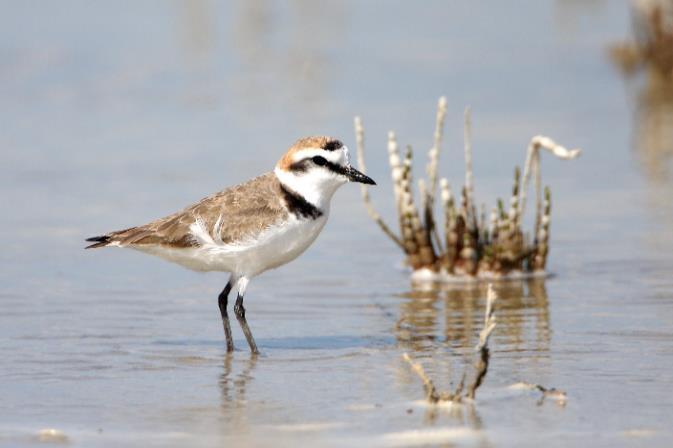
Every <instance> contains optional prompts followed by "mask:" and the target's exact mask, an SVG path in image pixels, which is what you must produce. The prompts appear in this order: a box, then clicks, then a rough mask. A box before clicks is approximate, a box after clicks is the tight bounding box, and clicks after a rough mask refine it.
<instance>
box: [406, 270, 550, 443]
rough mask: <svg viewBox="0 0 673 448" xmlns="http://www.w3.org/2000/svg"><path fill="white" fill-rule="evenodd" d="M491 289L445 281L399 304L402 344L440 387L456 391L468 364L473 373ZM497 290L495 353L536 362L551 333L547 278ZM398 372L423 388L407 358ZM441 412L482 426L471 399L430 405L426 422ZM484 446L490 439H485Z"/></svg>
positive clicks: (544, 352) (411, 294)
mask: <svg viewBox="0 0 673 448" xmlns="http://www.w3.org/2000/svg"><path fill="white" fill-rule="evenodd" d="M487 287H488V286H487V284H479V285H471V286H470V287H469V288H467V289H457V288H456V286H455V285H454V286H452V285H443V287H442V289H437V290H430V291H412V292H409V293H406V294H404V295H403V296H404V297H405V298H407V299H408V300H406V301H404V302H402V304H401V305H400V319H399V321H398V322H397V325H396V327H395V336H396V338H397V341H398V344H399V345H400V347H401V348H402V349H403V350H405V351H408V352H410V354H411V355H412V357H414V358H415V359H417V360H422V362H423V367H424V368H425V369H426V371H427V373H428V375H429V376H430V377H431V378H432V379H433V381H435V383H436V385H437V386H438V387H439V389H442V390H454V389H455V385H456V384H457V383H458V382H459V381H460V376H462V374H463V371H464V368H465V366H470V367H469V368H468V372H471V370H470V368H471V364H472V363H473V361H474V347H475V346H476V344H477V342H478V339H479V332H480V331H481V329H482V327H483V319H484V311H485V305H486V303H485V302H486V300H485V299H486V292H487ZM495 289H496V292H497V293H498V301H497V302H496V305H495V306H496V315H497V321H498V326H497V327H496V329H495V332H494V336H493V343H492V345H493V346H494V347H497V348H495V351H496V355H495V356H497V353H501V354H502V353H507V352H528V353H527V354H526V355H525V356H526V357H527V358H529V359H530V360H531V362H533V363H534V362H535V360H536V359H537V358H539V356H540V355H541V354H542V355H543V356H545V357H546V356H547V353H548V352H549V349H550V342H551V340H550V339H551V337H550V334H551V332H550V324H549V300H548V296H547V290H546V287H545V281H544V279H534V280H528V281H522V282H505V283H500V284H496V285H495ZM455 355H458V357H462V362H456V361H457V359H458V357H457V356H455ZM452 364H453V365H452ZM515 369H516V367H515ZM513 373H514V375H515V376H518V374H519V373H518V372H513ZM469 375H470V373H468V377H469ZM397 376H398V379H399V381H400V383H402V384H405V385H413V386H414V387H416V386H418V387H420V385H419V384H418V377H416V376H415V375H414V374H413V373H412V372H411V371H410V370H409V366H408V365H407V364H406V363H405V362H404V361H401V360H400V361H399V362H398V364H397ZM442 415H448V417H449V419H450V420H451V421H452V422H454V423H457V424H460V425H463V426H468V427H470V428H472V429H474V430H481V429H482V428H483V425H482V422H481V418H480V417H479V414H478V412H477V410H476V409H475V408H474V406H473V405H472V404H469V403H466V404H465V405H463V406H452V407H449V408H444V407H436V406H429V407H428V409H427V411H426V415H425V420H426V422H427V423H429V424H434V423H435V421H436V420H437V419H438V417H440V416H442ZM482 435H483V434H482ZM481 445H483V446H488V445H490V443H489V442H488V441H487V440H486V439H484V440H482V441H481Z"/></svg>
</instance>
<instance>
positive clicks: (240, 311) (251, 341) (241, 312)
mask: <svg viewBox="0 0 673 448" xmlns="http://www.w3.org/2000/svg"><path fill="white" fill-rule="evenodd" d="M234 313H235V314H236V319H238V323H239V324H240V325H241V329H242V330H243V334H245V339H247V340H248V345H249V346H250V351H251V352H252V353H253V354H255V355H256V354H258V353H259V350H257V344H255V338H253V337H252V332H251V331H250V327H248V321H246V320H245V308H243V295H242V294H241V292H240V291H239V293H238V297H237V298H236V304H235V305H234Z"/></svg>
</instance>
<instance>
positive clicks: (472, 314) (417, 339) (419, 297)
mask: <svg viewBox="0 0 673 448" xmlns="http://www.w3.org/2000/svg"><path fill="white" fill-rule="evenodd" d="M486 290H487V285H486V284H480V285H475V286H474V287H471V288H469V289H457V288H455V287H451V286H448V287H446V288H445V289H440V290H434V291H413V292H410V293H408V294H405V297H408V298H409V299H410V300H408V301H406V302H404V303H403V304H402V305H401V310H400V314H401V318H400V321H399V322H398V325H397V332H396V333H397V338H398V341H399V342H400V343H401V344H402V345H404V346H405V347H407V349H409V350H413V351H415V352H420V353H419V356H422V352H427V351H430V350H433V349H436V348H438V342H437V341H440V342H441V343H442V344H441V345H443V346H448V347H450V348H452V349H455V350H457V351H463V350H468V351H469V350H470V349H471V348H472V347H474V345H475V344H476V343H477V339H478V335H479V331H480V330H481V326H482V320H483V314H484V306H485V297H486ZM496 291H497V293H498V297H499V299H498V302H497V305H496V306H497V316H498V327H497V329H496V331H495V336H496V338H497V343H498V346H499V347H500V348H499V351H502V350H503V349H504V350H507V351H524V350H528V351H534V352H546V351H548V350H549V343H550V331H549V302H548V298H547V291H546V288H545V283H544V280H543V279H535V280H529V281H526V282H506V283H501V284H497V285H496ZM441 305H443V310H442V312H441V313H440V310H439V308H440V307H441ZM440 315H441V316H443V326H442V323H440V322H439V319H440Z"/></svg>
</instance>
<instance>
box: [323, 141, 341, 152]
mask: <svg viewBox="0 0 673 448" xmlns="http://www.w3.org/2000/svg"><path fill="white" fill-rule="evenodd" d="M343 145H344V144H343V143H341V141H340V140H330V141H328V142H327V143H325V144H324V145H323V147H322V149H324V150H325V151H336V150H337V149H341V148H342V147H343Z"/></svg>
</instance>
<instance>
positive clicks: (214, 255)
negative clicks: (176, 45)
mask: <svg viewBox="0 0 673 448" xmlns="http://www.w3.org/2000/svg"><path fill="white" fill-rule="evenodd" d="M348 181H353V182H361V183H365V184H371V185H375V182H374V181H373V180H372V179H371V178H369V177H367V176H366V175H364V174H363V173H361V172H359V171H358V170H356V169H355V168H353V167H352V166H351V164H350V158H349V154H348V148H347V147H346V146H345V145H344V144H343V143H341V142H340V141H339V140H337V139H334V138H330V137H323V136H319V137H307V138H302V139H300V140H298V141H297V142H295V143H294V145H292V146H291V147H290V149H289V150H288V151H287V152H286V153H285V155H283V157H282V158H281V159H280V160H279V161H278V163H277V164H276V167H275V169H274V170H273V171H272V172H269V173H266V174H262V175H261V176H259V177H256V178H254V179H251V180H249V181H247V182H244V183H242V184H239V185H236V186H234V187H231V188H227V189H225V190H222V191H220V192H218V193H215V194H213V195H210V196H208V197H206V198H204V199H202V200H200V201H199V202H197V203H195V204H193V205H190V206H189V207H187V208H185V209H183V210H182V211H179V212H177V213H174V214H172V215H170V216H166V217H165V218H161V219H157V220H155V221H152V222H150V223H148V224H145V225H141V226H137V227H131V228H128V229H125V230H119V231H116V232H110V233H106V234H104V235H101V236H96V237H93V238H88V239H87V240H86V241H89V242H92V243H94V244H91V245H90V246H87V247H86V248H87V249H93V248H98V247H129V248H132V249H137V250H140V251H142V252H146V253H148V254H151V255H156V256H159V257H161V258H164V259H166V260H168V261H171V262H174V263H177V264H180V265H182V266H184V267H187V268H189V269H192V270H196V271H221V272H228V273H230V277H229V281H228V282H227V285H226V286H225V287H224V289H223V290H222V292H221V293H220V295H219V296H218V305H219V308H220V315H221V317H222V325H223V327H224V336H225V340H226V346H227V351H228V352H231V351H233V350H234V343H233V339H232V336H231V326H230V324H229V316H228V314H227V301H228V297H229V293H230V292H231V290H232V289H233V288H236V290H237V293H238V295H237V298H236V304H235V305H234V313H235V315H236V318H237V320H238V322H239V324H240V326H241V329H242V330H243V333H244V334H245V338H246V339H247V341H248V345H249V346H250V350H251V351H252V352H253V353H258V350H257V345H256V343H255V339H254V338H253V336H252V332H251V331H250V328H249V327H248V323H247V321H246V318H245V308H244V307H243V297H244V296H245V291H246V288H247V287H248V283H249V282H250V280H251V279H252V278H253V277H255V276H257V275H259V274H261V273H262V272H264V271H267V270H269V269H273V268H276V267H278V266H281V265H283V264H285V263H287V262H289V261H292V260H293V259H295V258H297V257H298V256H299V255H300V254H301V253H303V252H304V251H305V250H306V249H307V248H308V247H309V246H310V245H311V243H313V241H314V240H315V239H316V237H317V236H318V234H319V233H320V231H321V230H322V228H323V227H324V226H325V223H326V222H327V217H328V215H329V210H330V200H331V199H332V195H333V194H334V192H335V191H336V190H337V188H339V187H340V186H341V185H343V184H344V183H346V182H348Z"/></svg>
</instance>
